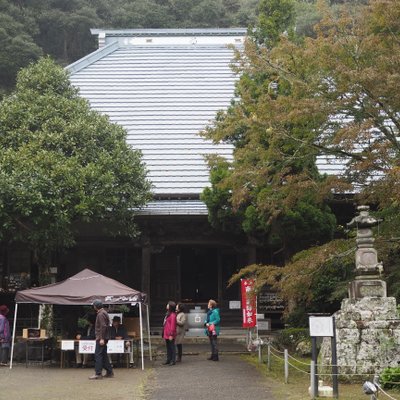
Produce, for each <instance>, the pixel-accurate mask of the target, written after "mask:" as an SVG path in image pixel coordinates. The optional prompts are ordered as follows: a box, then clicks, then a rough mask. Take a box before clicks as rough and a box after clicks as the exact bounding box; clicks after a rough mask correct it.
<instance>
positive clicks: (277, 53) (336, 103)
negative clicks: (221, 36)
mask: <svg viewBox="0 0 400 400" xmlns="http://www.w3.org/2000/svg"><path fill="white" fill-rule="evenodd" d="M319 12H320V13H321V16H322V19H321V21H320V22H319V23H318V24H317V25H316V27H315V33H314V34H313V35H312V36H311V37H306V38H303V39H302V38H298V37H297V38H296V37H294V36H290V35H281V36H280V37H279V40H278V41H277V42H276V44H275V45H274V46H273V47H269V48H268V47H267V46H260V45H257V43H255V42H254V41H249V42H248V43H247V44H246V47H245V49H244V52H243V54H242V55H239V57H238V67H237V71H238V72H239V73H240V74H241V76H242V78H241V81H240V84H239V87H238V94H239V96H240V97H239V101H238V102H237V103H236V104H235V105H234V106H233V107H231V108H230V109H229V110H228V112H227V113H223V114H221V115H219V117H218V119H217V121H216V123H215V125H214V126H213V127H211V128H210V129H209V130H208V132H207V133H208V135H209V137H211V138H213V139H214V140H216V141H220V140H222V141H229V142H231V143H233V144H234V145H235V154H234V162H233V163H232V165H229V167H228V168H225V169H226V177H224V178H223V179H221V180H220V181H219V182H218V189H220V190H221V189H223V190H225V195H227V198H228V203H229V204H230V205H231V206H232V209H233V210H239V211H240V212H241V213H242V214H243V213H244V215H245V218H246V217H247V216H248V215H250V216H252V217H253V219H252V220H250V221H249V222H248V224H249V223H251V222H252V221H253V222H254V225H253V226H257V224H258V226H260V221H261V226H262V224H263V223H264V221H263V218H264V217H265V216H268V217H269V216H272V217H273V218H269V219H268V220H267V227H269V229H270V230H271V229H273V226H274V223H275V222H276V221H278V222H279V221H281V220H282V218H284V217H285V216H286V215H289V217H290V218H289V224H286V227H285V229H283V230H281V234H282V235H283V240H285V237H286V234H287V233H286V232H287V231H288V233H289V234H291V233H290V229H293V228H296V223H297V222H296V218H293V216H292V215H291V214H292V213H293V212H294V213H295V214H297V211H296V210H297V208H298V207H299V206H300V205H301V206H303V205H304V204H305V205H306V206H307V207H312V208H315V209H317V210H320V212H322V213H323V214H322V215H324V217H321V219H320V220H321V221H324V220H325V221H326V222H325V223H319V226H324V225H325V226H326V227H328V225H329V222H328V221H329V220H330V217H329V212H328V213H325V211H324V208H325V207H326V205H325V204H326V200H327V199H329V195H330V194H331V193H332V192H336V193H341V192H345V193H346V192H348V191H351V192H353V193H354V192H355V193H357V196H356V197H357V198H358V201H359V202H365V201H366V202H370V203H372V204H374V205H377V206H378V208H379V212H380V213H381V214H382V215H384V216H386V222H385V224H386V225H387V227H386V228H385V229H381V235H382V237H381V238H380V243H385V241H386V245H385V246H384V248H386V249H385V251H384V252H383V254H382V258H383V259H384V261H385V262H386V261H387V262H388V263H389V264H385V267H386V269H387V270H388V271H389V273H390V274H391V276H392V277H395V276H396V273H395V269H394V268H392V267H391V265H393V260H394V259H396V256H397V255H398V245H396V243H397V242H398V239H396V238H398V236H399V224H398V220H399V216H400V206H399V198H400V192H399V187H400V183H399V182H400V173H399V171H400V168H399V159H400V158H399V155H400V154H399V149H400V147H399V143H400V141H399V128H400V120H399V118H400V97H399V92H398V91H397V90H395V89H394V88H396V87H397V86H398V85H399V84H400V81H399V79H400V78H399V74H398V66H399V65H400V58H399V57H400V51H399V50H400V48H399V46H400V41H399V37H400V25H399V17H400V2H399V1H398V0H389V1H383V0H372V1H371V2H370V3H369V4H368V5H364V4H362V3H356V4H344V5H343V7H338V6H336V7H335V8H329V7H327V6H326V5H325V4H322V3H320V4H319ZM268 81H269V82H270V83H271V82H272V83H273V85H271V84H270V83H268ZM316 157H322V158H326V159H329V158H330V159H332V157H333V158H335V159H336V162H340V163H341V165H342V166H343V169H342V173H341V174H340V176H339V177H337V178H334V177H331V178H329V179H328V178H327V177H323V176H320V175H319V174H318V172H317V171H316V168H315V159H316ZM214 168H215V166H214ZM220 176H222V174H220ZM263 185H264V186H263ZM213 188H214V187H213ZM260 194H263V195H262V197H261V199H260ZM256 195H257V196H256ZM260 200H261V201H260ZM249 204H250V205H249ZM249 207H251V208H250V210H249ZM307 207H306V208H302V211H300V215H301V216H304V219H303V221H304V222H306V221H308V222H310V221H312V219H310V218H309V217H307V214H306V212H305V211H306V210H307ZM243 210H244V211H243ZM311 213H312V214H314V211H312V212H311ZM238 215H239V214H238ZM315 215H318V214H315ZM239 216H240V215H239ZM274 218H275V219H274ZM298 221H300V220H298ZM245 222H246V221H245ZM315 222H317V221H315ZM300 225H301V224H300ZM281 226H282V227H284V225H283V224H281ZM293 237H294V236H293ZM315 239H316V237H314V244H317V242H315ZM321 239H324V240H326V239H328V235H322V236H321ZM322 241H323V240H321V242H322ZM296 243H297V241H296ZM334 243H335V242H332V246H333V247H330V246H331V244H329V243H328V244H327V245H326V246H328V247H324V246H325V245H323V246H317V247H315V248H312V251H310V252H308V253H307V252H306V253H302V254H303V256H304V260H305V261H304V264H306V263H310V265H313V260H314V259H315V258H318V259H320V257H319V256H318V257H317V256H316V254H317V253H318V252H320V253H318V254H320V255H321V257H322V258H321V262H320V265H321V266H324V265H327V264H326V263H329V260H330V258H331V257H332V256H333V255H334V253H336V252H337V251H336V250H335V249H334ZM300 245H301V247H302V248H304V249H306V248H307V247H308V246H310V245H312V243H311V242H309V243H304V242H303V243H300ZM388 249H391V250H388ZM294 250H299V249H294ZM338 253H340V251H338ZM294 257H295V258H292V261H291V262H286V264H285V267H284V268H281V269H277V270H276V273H275V274H271V273H270V272H271V270H270V269H269V267H263V266H261V267H260V266H253V267H252V268H253V270H252V269H250V270H244V271H242V273H246V272H247V273H255V274H258V273H265V271H267V275H268V274H270V275H271V276H273V277H274V278H271V279H272V282H270V283H271V284H273V283H274V282H275V284H276V285H277V286H278V287H279V288H280V290H281V291H282V293H283V295H284V296H286V299H287V300H290V299H291V298H293V296H294V292H295V291H296V290H298V291H299V292H300V293H301V292H303V291H302V288H303V287H306V288H307V287H308V286H304V283H302V281H301V279H299V277H300V276H301V274H302V268H305V267H304V266H303V267H301V266H300V267H299V266H298V265H299V264H298V263H297V262H295V261H294V260H296V256H294ZM287 259H288V258H287ZM296 265H297V267H296ZM286 266H288V268H289V267H290V266H294V267H296V268H294V269H293V270H291V271H289V270H288V269H286ZM321 268H322V267H321ZM263 271H264V272H263ZM314 273H316V270H313V271H311V275H313V274H314ZM338 273H339V271H338ZM311 275H310V276H311ZM317 275H318V274H317V273H316V275H315V276H317ZM313 276H314V275H313ZM261 283H262V282H261ZM318 285H320V286H321V287H323V286H324V285H322V283H321V281H319V283H318ZM390 286H391V287H390V290H391V292H392V293H397V294H398V292H399V291H398V285H396V284H393V285H390ZM293 287H294V288H295V290H290V288H292V289H293ZM322 292H323V291H321V293H322ZM297 300H298V301H300V302H303V303H307V304H308V305H310V304H311V303H310V302H308V300H307V301H306V300H301V299H297ZM314 304H318V301H317V302H315V303H314Z"/></svg>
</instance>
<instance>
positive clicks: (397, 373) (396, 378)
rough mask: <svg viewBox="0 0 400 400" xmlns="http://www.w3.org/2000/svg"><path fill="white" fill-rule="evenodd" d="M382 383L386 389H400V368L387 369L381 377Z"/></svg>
mask: <svg viewBox="0 0 400 400" xmlns="http://www.w3.org/2000/svg"><path fill="white" fill-rule="evenodd" d="M380 383H381V385H382V387H383V388H384V389H392V388H396V389H399V388H400V367H393V368H391V367H389V368H385V369H384V370H383V371H382V373H381V375H380Z"/></svg>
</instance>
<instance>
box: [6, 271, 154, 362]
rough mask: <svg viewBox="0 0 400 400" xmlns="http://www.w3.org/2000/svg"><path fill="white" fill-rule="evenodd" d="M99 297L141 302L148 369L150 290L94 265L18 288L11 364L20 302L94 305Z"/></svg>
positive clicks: (105, 301)
mask: <svg viewBox="0 0 400 400" xmlns="http://www.w3.org/2000/svg"><path fill="white" fill-rule="evenodd" d="M96 299H99V300H101V301H102V303H103V304H132V305H133V304H134V305H136V304H138V305H139V322H140V344H141V346H140V347H141V356H142V369H144V353H143V315H142V305H144V306H145V307H146V308H147V313H146V314H147V331H148V336H149V352H150V359H151V342H150V323H149V309H148V305H147V304H146V294H145V293H142V292H139V291H138V290H135V289H132V288H130V287H128V286H126V285H124V284H122V283H120V282H118V281H116V280H114V279H111V278H107V277H106V276H104V275H101V274H99V273H98V272H94V271H91V270H90V269H84V270H83V271H81V272H79V273H78V274H76V275H74V276H71V277H70V278H68V279H66V280H64V281H61V282H56V283H52V284H50V285H46V286H41V287H37V288H32V289H27V290H21V291H19V292H17V294H16V296H15V303H16V304H15V314H14V329H13V338H12V346H11V360H10V368H12V361H13V353H14V342H15V330H16V321H17V312H18V304H20V303H35V304H57V305H91V304H92V303H93V301H94V300H96Z"/></svg>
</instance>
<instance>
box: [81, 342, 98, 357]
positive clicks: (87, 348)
mask: <svg viewBox="0 0 400 400" xmlns="http://www.w3.org/2000/svg"><path fill="white" fill-rule="evenodd" d="M95 348H96V341H95V340H80V341H79V353H82V354H93V353H94V350H95Z"/></svg>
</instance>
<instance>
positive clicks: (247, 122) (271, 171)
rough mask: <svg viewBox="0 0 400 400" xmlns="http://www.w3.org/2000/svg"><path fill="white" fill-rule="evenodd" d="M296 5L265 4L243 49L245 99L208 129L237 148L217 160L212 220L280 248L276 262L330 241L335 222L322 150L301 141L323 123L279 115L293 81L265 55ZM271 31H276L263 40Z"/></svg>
mask: <svg viewBox="0 0 400 400" xmlns="http://www.w3.org/2000/svg"><path fill="white" fill-rule="evenodd" d="M293 5H294V3H293V2H289V1H288V2H285V3H284V4H283V3H281V2H275V1H263V2H262V4H261V6H262V7H263V12H262V13H260V17H259V22H258V24H257V25H256V27H255V29H254V34H253V35H252V36H250V38H249V40H247V42H246V44H245V48H244V50H243V52H237V64H236V67H235V72H236V73H238V74H239V75H240V80H239V83H238V85H237V88H236V91H237V95H238V97H239V99H238V100H237V101H236V102H235V103H234V104H233V105H232V106H231V107H230V108H229V109H228V110H227V111H226V112H221V113H220V114H219V115H218V117H217V119H216V121H215V124H214V125H213V126H211V127H209V128H208V129H207V131H206V132H205V135H206V136H207V137H209V138H211V139H213V140H214V141H225V142H229V143H232V144H233V145H234V146H235V150H234V161H233V162H232V163H231V164H229V163H228V162H227V161H226V160H221V159H215V158H213V159H210V168H211V183H212V188H211V189H206V191H205V192H204V194H203V200H204V201H205V202H206V204H208V206H209V210H210V214H209V215H210V221H211V223H212V224H213V226H214V227H222V228H224V227H225V226H226V225H227V226H229V227H230V226H231V225H232V222H239V223H240V226H241V229H243V231H244V232H245V233H246V234H247V235H248V236H249V237H251V238H252V239H253V240H254V239H256V242H257V243H258V245H259V246H266V245H268V246H270V247H271V248H272V249H273V250H274V251H275V252H276V253H277V254H279V258H277V260H276V261H277V262H279V261H280V262H281V261H284V260H288V259H289V258H290V256H291V255H292V254H294V253H295V252H297V251H300V250H302V249H304V248H306V247H308V246H310V245H315V244H317V243H323V242H326V241H329V240H331V239H332V235H333V232H334V229H335V223H336V221H335V217H334V215H333V214H332V212H331V211H330V209H329V207H328V206H327V205H326V199H327V198H329V197H330V192H329V185H327V180H326V179H325V178H324V177H322V176H320V175H319V173H318V170H317V167H316V163H315V160H316V155H317V152H316V151H315V150H314V149H312V150H311V151H310V149H309V148H305V147H303V148H302V147H300V146H299V145H298V141H299V140H300V141H302V140H307V139H308V138H309V136H310V135H311V134H312V133H311V132H312V130H313V129H314V128H315V125H316V123H317V122H318V121H315V120H313V119H309V118H307V116H306V115H298V116H297V118H291V119H289V118H286V120H282V119H278V118H276V114H277V112H279V113H280V114H282V111H281V110H282V105H283V104H284V103H285V102H286V101H287V99H288V98H290V96H291V95H292V87H291V84H290V82H289V81H288V79H287V78H286V77H284V76H280V75H279V74H278V73H277V71H276V70H274V69H273V68H270V67H268V65H265V61H264V60H265V58H267V59H269V55H270V54H271V52H272V51H273V49H274V47H275V46H278V44H279V42H280V40H282V39H281V38H282V36H280V35H282V34H286V32H288V31H291V30H292V27H293V24H294V21H295V18H294V14H293V10H294V7H293ZM261 6H260V7H261ZM284 10H286V14H284ZM264 35H269V36H267V37H265V38H264V39H262V38H263V37H264ZM283 37H285V36H283ZM286 130H287V131H288V132H290V134H291V135H292V137H289V135H288V134H286V133H285V131H286ZM218 209H219V210H223V211H222V212H221V211H219V210H218ZM228 221H229V223H228ZM282 256H283V257H282Z"/></svg>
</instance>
